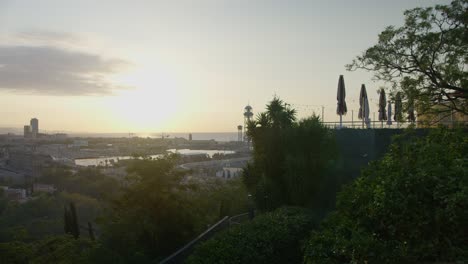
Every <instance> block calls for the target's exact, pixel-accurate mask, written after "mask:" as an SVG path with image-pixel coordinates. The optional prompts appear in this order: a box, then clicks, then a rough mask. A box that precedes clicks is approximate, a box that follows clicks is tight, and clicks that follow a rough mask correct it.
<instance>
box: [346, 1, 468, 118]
mask: <svg viewBox="0 0 468 264" xmlns="http://www.w3.org/2000/svg"><path fill="white" fill-rule="evenodd" d="M404 15H405V24H404V26H402V27H398V28H396V27H393V26H390V27H387V28H386V29H385V30H384V31H383V32H382V33H380V35H379V40H378V43H377V44H376V45H374V46H373V47H371V48H369V49H367V50H366V51H365V52H364V53H363V55H361V56H358V57H357V58H356V59H355V60H354V61H353V62H352V63H351V64H350V65H347V68H348V70H355V69H365V70H368V71H372V72H374V73H375V77H376V78H377V79H380V80H383V81H387V82H390V83H392V84H393V86H394V87H395V88H396V87H397V86H398V85H399V86H400V87H399V90H402V91H404V92H405V93H404V94H405V95H406V96H408V97H409V99H410V100H413V99H416V100H417V103H418V106H419V113H423V112H424V113H431V112H447V113H449V114H450V112H451V111H457V112H460V113H464V114H468V104H467V98H468V72H467V71H466V63H467V62H468V51H467V50H468V38H467V37H466V35H467V22H468V1H467V0H454V1H452V2H451V4H449V5H436V6H435V7H427V8H415V9H412V10H408V11H406V12H405V13H404ZM434 105H436V106H437V107H433V106H434Z"/></svg>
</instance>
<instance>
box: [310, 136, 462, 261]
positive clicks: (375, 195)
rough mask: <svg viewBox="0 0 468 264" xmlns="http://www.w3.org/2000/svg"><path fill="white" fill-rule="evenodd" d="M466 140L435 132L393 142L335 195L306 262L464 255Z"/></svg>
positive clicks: (433, 258)
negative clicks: (334, 210) (330, 210)
mask: <svg viewBox="0 0 468 264" xmlns="http://www.w3.org/2000/svg"><path fill="white" fill-rule="evenodd" d="M467 149H468V137H467V134H466V132H465V131H451V130H447V129H439V130H435V131H432V132H431V133H430V135H428V136H426V137H422V138H417V137H415V136H414V135H413V134H412V132H409V133H407V134H404V135H401V136H399V137H397V138H396V139H395V142H394V143H393V144H392V146H391V149H390V151H389V153H387V154H386V155H385V156H384V158H382V159H381V160H379V161H377V162H374V163H372V164H371V165H370V166H369V167H368V168H367V169H365V170H364V171H363V173H362V175H361V177H359V178H358V179H357V180H356V181H355V182H353V183H352V184H351V185H350V186H348V187H347V188H346V189H344V190H343V191H342V192H341V193H340V195H339V196H338V201H337V210H336V212H334V213H333V214H331V215H330V216H329V217H327V219H326V220H325V221H324V222H323V224H322V227H321V229H320V231H316V232H313V234H312V237H311V239H310V241H309V243H308V245H307V250H306V255H305V259H306V261H307V262H308V263H364V262H366V261H367V262H368V263H418V262H419V263H420V262H434V261H454V260H460V259H462V260H463V259H467V258H468V240H467V236H466V234H468V226H467V225H466V223H468V170H467V168H468V166H467V165H468V164H467V160H468V151H467Z"/></svg>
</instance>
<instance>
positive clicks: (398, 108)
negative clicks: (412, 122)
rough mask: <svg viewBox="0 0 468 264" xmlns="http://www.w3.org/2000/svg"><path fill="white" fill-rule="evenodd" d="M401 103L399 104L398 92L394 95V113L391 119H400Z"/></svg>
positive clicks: (399, 96) (398, 120)
mask: <svg viewBox="0 0 468 264" xmlns="http://www.w3.org/2000/svg"><path fill="white" fill-rule="evenodd" d="M401 108H402V104H401V95H400V92H398V93H397V94H396V96H395V115H394V116H393V120H395V121H397V122H400V121H401V114H402V109H401Z"/></svg>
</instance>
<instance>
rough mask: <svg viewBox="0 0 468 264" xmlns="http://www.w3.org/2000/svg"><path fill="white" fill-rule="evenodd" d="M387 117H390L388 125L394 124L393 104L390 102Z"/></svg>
mask: <svg viewBox="0 0 468 264" xmlns="http://www.w3.org/2000/svg"><path fill="white" fill-rule="evenodd" d="M387 116H388V119H387V125H391V124H392V102H390V100H389V101H388V105H387Z"/></svg>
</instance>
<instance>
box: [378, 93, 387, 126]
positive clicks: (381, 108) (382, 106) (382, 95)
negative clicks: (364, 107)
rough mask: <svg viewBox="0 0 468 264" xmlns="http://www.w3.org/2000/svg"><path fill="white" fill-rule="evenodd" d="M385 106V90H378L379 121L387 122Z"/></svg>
mask: <svg viewBox="0 0 468 264" xmlns="http://www.w3.org/2000/svg"><path fill="white" fill-rule="evenodd" d="M386 105H387V97H386V96H385V90H384V89H381V90H380V97H379V121H384V120H387V111H386V110H385V107H386Z"/></svg>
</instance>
